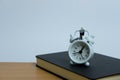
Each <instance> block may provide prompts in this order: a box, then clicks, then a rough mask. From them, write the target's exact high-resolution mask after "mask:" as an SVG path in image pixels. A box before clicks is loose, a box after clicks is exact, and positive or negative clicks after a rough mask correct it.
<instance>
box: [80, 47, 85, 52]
mask: <svg viewBox="0 0 120 80" xmlns="http://www.w3.org/2000/svg"><path fill="white" fill-rule="evenodd" d="M84 48H85V46H83V47H82V49H81V50H80V51H79V53H80V54H81V53H82V51H83V49H84Z"/></svg>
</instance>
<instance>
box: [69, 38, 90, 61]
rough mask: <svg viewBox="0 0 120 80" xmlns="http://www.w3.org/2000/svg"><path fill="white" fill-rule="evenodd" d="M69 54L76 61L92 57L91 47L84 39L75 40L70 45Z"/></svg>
mask: <svg viewBox="0 0 120 80" xmlns="http://www.w3.org/2000/svg"><path fill="white" fill-rule="evenodd" d="M69 56H70V58H71V59H72V60H73V61H74V62H76V63H84V62H86V61H87V60H88V59H89V58H90V47H89V45H88V44H87V43H86V42H84V41H80V40H79V41H75V42H73V43H72V44H71V45H70V47H69Z"/></svg>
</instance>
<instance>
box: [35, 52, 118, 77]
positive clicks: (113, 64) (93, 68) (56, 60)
mask: <svg viewBox="0 0 120 80" xmlns="http://www.w3.org/2000/svg"><path fill="white" fill-rule="evenodd" d="M36 57H37V58H40V59H42V60H45V61H47V62H49V63H52V64H54V65H57V66H59V67H61V68H64V69H67V70H69V71H72V72H74V73H77V74H79V75H82V76H84V77H86V78H89V79H99V78H102V77H107V76H112V75H117V74H120V59H116V58H112V57H108V56H105V55H101V54H98V53H95V54H94V56H93V58H91V60H90V61H89V62H90V66H89V67H86V66H84V65H71V64H70V58H69V56H68V52H67V51H64V52H56V53H52V54H45V55H37V56H36Z"/></svg>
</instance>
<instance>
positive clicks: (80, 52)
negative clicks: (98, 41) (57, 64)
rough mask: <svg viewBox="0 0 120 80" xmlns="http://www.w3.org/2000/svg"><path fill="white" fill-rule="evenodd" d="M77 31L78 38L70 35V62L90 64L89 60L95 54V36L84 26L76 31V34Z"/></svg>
mask: <svg viewBox="0 0 120 80" xmlns="http://www.w3.org/2000/svg"><path fill="white" fill-rule="evenodd" d="M77 33H79V36H78V37H76V38H74V37H73V36H72V35H70V45H69V48H68V54H69V57H70V64H85V65H86V66H89V65H90V63H89V60H90V59H91V58H92V56H93V54H94V50H93V44H94V41H93V38H94V37H93V36H90V35H89V32H88V31H87V30H85V29H83V28H81V29H80V30H77V31H75V33H74V36H75V35H76V34H77Z"/></svg>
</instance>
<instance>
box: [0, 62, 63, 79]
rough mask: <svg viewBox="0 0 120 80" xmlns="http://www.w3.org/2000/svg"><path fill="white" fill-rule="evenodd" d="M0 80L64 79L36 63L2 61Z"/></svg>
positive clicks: (0, 64) (0, 63)
mask: <svg viewBox="0 0 120 80" xmlns="http://www.w3.org/2000/svg"><path fill="white" fill-rule="evenodd" d="M0 80H62V79H61V78H59V77H57V76H55V75H53V74H50V73H49V72H46V71H44V70H43V69H40V68H38V67H36V64H35V63H22V62H18V63H17V62H0Z"/></svg>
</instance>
